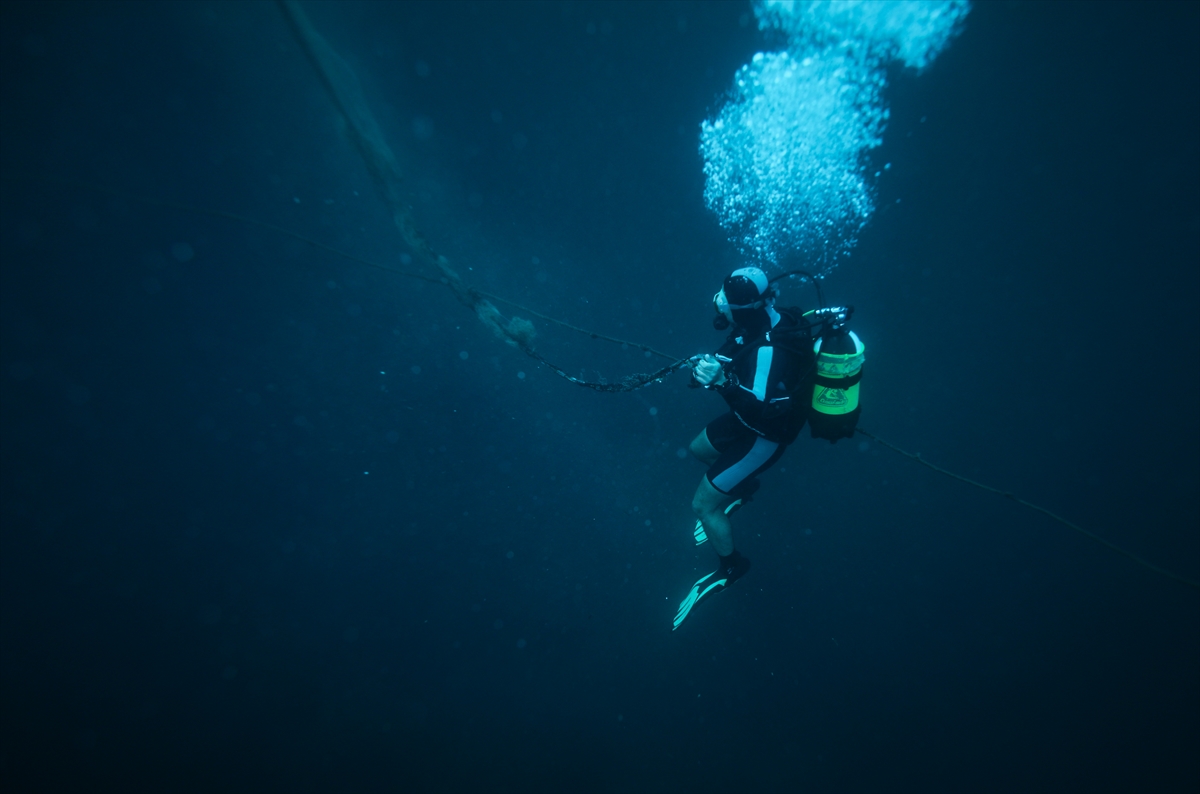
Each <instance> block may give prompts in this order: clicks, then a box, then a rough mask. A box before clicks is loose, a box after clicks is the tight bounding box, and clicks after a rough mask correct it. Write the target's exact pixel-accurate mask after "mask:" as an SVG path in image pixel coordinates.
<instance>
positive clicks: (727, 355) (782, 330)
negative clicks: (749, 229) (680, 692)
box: [675, 267, 864, 628]
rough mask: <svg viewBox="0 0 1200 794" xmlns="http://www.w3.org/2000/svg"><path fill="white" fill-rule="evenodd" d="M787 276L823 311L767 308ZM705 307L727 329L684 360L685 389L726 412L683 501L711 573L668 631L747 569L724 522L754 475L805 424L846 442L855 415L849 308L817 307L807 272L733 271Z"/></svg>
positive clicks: (816, 433)
mask: <svg viewBox="0 0 1200 794" xmlns="http://www.w3.org/2000/svg"><path fill="white" fill-rule="evenodd" d="M794 275H802V276H807V277H808V279H809V281H811V282H812V283H813V285H814V286H815V287H816V288H817V295H818V298H819V299H820V301H821V304H822V308H820V309H814V310H813V311H809V312H801V311H800V310H799V309H795V308H782V307H776V305H775V302H776V300H777V299H778V297H779V288H778V287H777V286H776V284H775V282H778V281H780V280H782V279H784V278H788V277H791V276H794ZM713 307H714V308H715V309H716V312H717V316H716V317H715V318H714V319H713V326H714V327H715V328H716V329H717V330H725V329H727V328H731V329H732V330H730V333H729V336H728V337H727V338H726V340H725V344H723V345H722V346H721V348H720V349H719V350H717V352H716V353H711V354H708V353H706V354H703V355H699V356H693V357H692V359H691V360H690V362H689V363H690V365H691V367H692V382H691V383H690V384H689V385H690V386H691V387H693V388H704V389H707V390H709V391H715V392H716V393H717V394H719V395H721V397H722V398H724V400H725V402H726V404H728V406H729V411H728V412H726V413H724V414H722V415H721V416H718V417H717V418H716V419H714V420H713V421H712V422H710V423H709V424H708V426H707V427H705V428H704V429H703V430H702V431H700V434H699V435H698V436H696V438H695V439H694V440H693V441H692V443H691V445H690V447H689V449H690V451H691V453H692V455H694V456H695V457H696V458H697V459H699V460H700V461H701V462H703V463H704V464H706V465H707V466H708V471H707V472H705V474H704V477H703V478H701V480H700V485H699V487H697V489H696V494H695V496H694V497H692V509H693V510H694V511H695V513H696V519H697V520H696V526H695V530H694V535H695V540H696V544H697V545H700V544H702V543H704V542H705V541H706V540H711V541H712V546H713V550H714V551H715V552H716V553H717V558H718V566H717V569H716V570H715V571H713V572H712V573H710V574H708V575H707V576H704V577H701V578H700V579H699V580H698V581H697V582H696V583H695V584H694V585H692V589H691V592H689V593H688V595H687V597H686V598H684V600H683V602H682V603H681V604H680V605H679V612H678V614H677V615H676V616H675V628H679V626H680V624H681V623H683V621H684V619H685V618H687V616H688V615H689V614H690V612H691V610H692V607H694V606H695V605H696V603H697V602H699V601H700V599H702V598H704V597H706V596H708V595H711V594H714V593H718V592H720V591H722V590H724V589H725V588H727V587H729V586H730V585H732V584H733V583H734V582H736V581H737V580H738V579H740V578H741V577H743V576H745V575H746V573H747V572H748V571H749V570H750V559H749V558H748V557H746V556H745V555H743V554H741V553H740V552H739V551H737V549H735V548H734V544H733V530H732V527H731V525H730V520H729V517H730V515H731V514H732V513H733V512H734V511H735V510H737V509H738V508H739V507H741V506H743V505H744V504H746V503H747V502H749V501H750V499H751V498H752V497H753V495H754V493H755V492H756V491H757V490H758V486H759V482H758V475H760V474H762V473H763V472H764V471H766V470H767V469H769V468H770V467H771V466H774V465H775V463H776V462H778V460H779V459H780V458H781V457H783V453H784V452H785V451H786V450H787V448H788V445H789V444H791V443H792V442H793V441H795V440H796V437H797V436H798V435H799V434H800V430H801V429H802V428H803V427H804V424H805V422H808V424H809V429H810V432H811V433H812V436H813V437H814V438H825V439H828V440H829V441H830V442H832V443H836V442H837V440H838V439H840V438H849V437H851V436H853V435H854V428H855V426H856V424H857V422H858V415H859V410H860V409H859V405H858V391H859V389H858V381H859V379H860V378H861V377H862V362H863V350H864V348H863V344H862V342H861V341H859V339H858V336H857V335H855V334H854V332H853V331H848V330H846V327H845V325H846V322H847V320H848V319H849V317H850V314H851V313H852V312H853V311H854V309H853V307H834V308H825V307H824V299H823V296H821V290H820V285H819V284H818V283H817V280H816V279H815V278H814V277H813V276H812V275H811V274H809V273H805V272H803V271H792V272H790V273H785V274H783V275H781V276H777V277H776V278H774V279H770V280H768V278H767V275H766V273H764V272H763V271H762V270H760V269H759V268H756V267H744V268H740V269H738V270H735V271H733V273H731V274H729V276H728V277H726V279H725V281H724V284H723V285H722V288H721V290H720V291H719V292H718V293H717V294H716V295H715V296H714V297H713ZM814 338H815V341H814Z"/></svg>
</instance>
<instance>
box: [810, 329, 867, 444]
mask: <svg viewBox="0 0 1200 794" xmlns="http://www.w3.org/2000/svg"><path fill="white" fill-rule="evenodd" d="M865 351H866V347H865V346H864V345H863V343H862V340H860V339H859V338H858V335H857V334H856V333H854V332H853V331H847V330H846V329H845V328H844V327H837V328H833V329H831V330H829V331H828V332H827V333H826V334H825V335H824V336H821V337H818V338H817V341H816V342H815V343H813V353H814V354H815V355H816V357H817V363H816V377H815V378H814V383H813V394H812V410H811V411H809V413H808V426H809V432H811V433H812V437H813V438H824V439H827V440H828V441H829V442H830V443H833V444H836V443H837V441H838V439H839V438H851V437H852V436H853V435H854V428H855V427H856V426H857V425H858V415H859V413H860V412H861V408H862V406H860V405H859V402H858V388H859V387H858V382H859V381H860V380H861V379H862V367H863V360H864V359H863V353H864V352H865Z"/></svg>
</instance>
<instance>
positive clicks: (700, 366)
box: [692, 353, 725, 389]
mask: <svg viewBox="0 0 1200 794" xmlns="http://www.w3.org/2000/svg"><path fill="white" fill-rule="evenodd" d="M692 373H693V374H694V375H695V377H696V381H697V382H698V383H699V384H700V385H701V386H703V387H704V388H706V389H711V388H713V387H714V386H721V385H722V384H723V383H725V369H724V367H723V366H722V364H721V362H720V361H719V360H718V359H717V357H716V356H714V355H712V354H711V353H705V354H704V355H703V356H701V357H700V358H699V359H697V360H696V365H695V366H694V367H693V368H692Z"/></svg>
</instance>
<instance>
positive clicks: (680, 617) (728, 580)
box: [671, 551, 750, 631]
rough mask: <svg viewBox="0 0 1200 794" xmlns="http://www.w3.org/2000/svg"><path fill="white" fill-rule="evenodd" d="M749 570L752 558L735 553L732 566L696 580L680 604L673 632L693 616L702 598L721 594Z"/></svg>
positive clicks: (731, 562) (731, 561)
mask: <svg viewBox="0 0 1200 794" xmlns="http://www.w3.org/2000/svg"><path fill="white" fill-rule="evenodd" d="M749 570H750V558H749V557H743V556H742V555H741V554H740V553H739V552H737V551H734V552H733V554H732V555H730V564H729V565H728V566H722V567H721V568H718V569H717V570H715V571H713V572H712V573H710V574H708V575H707V576H702V577H700V578H699V579H698V580H696V583H695V584H694V585H692V589H691V591H689V592H688V594H687V596H686V597H685V598H684V599H683V601H682V602H681V603H680V604H679V612H677V613H676V614H675V626H674V628H672V629H671V631H674V630H675V629H677V628H679V626H680V624H681V623H683V621H684V620H686V619H687V616H688V615H690V614H691V612H692V607H694V606H696V604H697V603H699V601H700V599H701V598H704V597H705V596H706V595H709V594H711V593H719V592H721V591H722V590H724V589H725V588H727V587H729V586H730V585H732V584H733V583H734V582H736V581H737V580H738V579H740V578H742V577H743V576H745V575H746V572H747V571H749Z"/></svg>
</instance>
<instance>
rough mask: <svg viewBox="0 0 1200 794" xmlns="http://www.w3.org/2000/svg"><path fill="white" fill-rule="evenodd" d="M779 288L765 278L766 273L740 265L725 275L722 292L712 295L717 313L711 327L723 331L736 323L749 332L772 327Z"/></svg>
mask: <svg viewBox="0 0 1200 794" xmlns="http://www.w3.org/2000/svg"><path fill="white" fill-rule="evenodd" d="M778 296H779V288H778V287H775V286H774V285H772V284H771V283H770V282H769V281H768V280H767V274H766V273H764V272H762V271H761V270H760V269H758V268H757V267H743V268H739V269H737V270H735V271H733V272H732V273H730V274H729V275H728V276H726V277H725V284H724V285H723V286H722V287H721V291H720V292H718V293H717V294H716V295H714V296H713V308H715V309H716V310H717V316H716V317H715V318H714V319H713V327H714V328H716V329H717V330H718V331H723V330H725V329H726V328H728V327H729V326H730V324H733V325H736V326H738V327H739V328H743V329H745V330H746V331H749V332H751V333H757V332H761V331H765V330H767V329H768V328H770V327H771V324H772V320H773V319H774V318H773V317H772V315H773V314H774V310H773V309H772V308H771V307H773V306H774V305H775V298H777V297H778Z"/></svg>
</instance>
